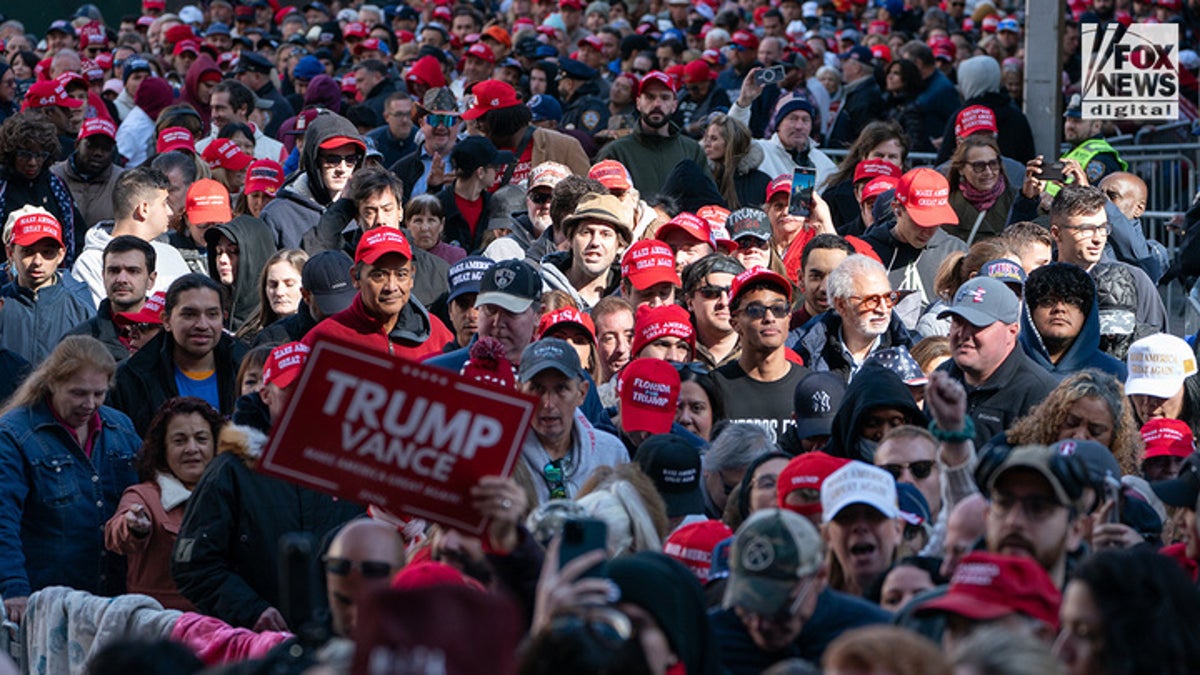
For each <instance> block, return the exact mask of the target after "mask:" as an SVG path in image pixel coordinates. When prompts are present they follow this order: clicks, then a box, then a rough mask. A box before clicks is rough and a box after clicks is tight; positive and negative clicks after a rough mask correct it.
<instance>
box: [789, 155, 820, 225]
mask: <svg viewBox="0 0 1200 675" xmlns="http://www.w3.org/2000/svg"><path fill="white" fill-rule="evenodd" d="M816 180H817V171H816V169H810V168H807V167H801V168H799V169H796V171H795V173H793V174H792V198H791V200H790V201H789V202H788V215H789V216H797V217H800V218H807V217H808V216H809V215H811V214H812V210H813V186H814V185H815V183H816Z"/></svg>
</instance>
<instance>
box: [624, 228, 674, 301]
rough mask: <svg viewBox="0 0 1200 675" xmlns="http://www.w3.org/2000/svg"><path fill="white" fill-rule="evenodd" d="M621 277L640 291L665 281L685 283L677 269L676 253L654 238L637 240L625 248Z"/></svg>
mask: <svg viewBox="0 0 1200 675" xmlns="http://www.w3.org/2000/svg"><path fill="white" fill-rule="evenodd" d="M621 277H623V278H625V279H628V280H629V283H630V284H631V285H632V286H633V287H634V288H635V289H637V290H639V291H644V290H646V289H647V288H650V287H651V286H653V285H655V284H660V283H662V282H664V281H669V282H671V283H673V284H675V285H676V286H680V285H682V284H683V282H682V281H681V280H680V279H679V273H678V272H676V271H675V253H674V252H673V251H671V247H670V246H667V245H666V244H664V243H662V242H661V241H657V240H654V239H643V240H641V241H638V242H635V243H634V244H633V245H632V246H630V247H629V248H628V249H626V250H625V255H624V256H622V257H621Z"/></svg>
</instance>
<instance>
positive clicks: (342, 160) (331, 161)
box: [319, 152, 363, 169]
mask: <svg viewBox="0 0 1200 675" xmlns="http://www.w3.org/2000/svg"><path fill="white" fill-rule="evenodd" d="M319 159H320V160H321V164H323V165H325V167H326V168H330V169H332V168H333V167H335V166H337V165H339V164H345V165H346V166H358V165H359V163H360V162H362V161H363V156H362V155H360V154H358V153H357V152H356V153H354V154H353V155H321V156H320V157H319Z"/></svg>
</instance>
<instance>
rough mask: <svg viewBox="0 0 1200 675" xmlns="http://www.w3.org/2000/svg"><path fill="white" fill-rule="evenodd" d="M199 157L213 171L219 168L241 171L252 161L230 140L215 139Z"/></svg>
mask: <svg viewBox="0 0 1200 675" xmlns="http://www.w3.org/2000/svg"><path fill="white" fill-rule="evenodd" d="M200 157H201V158H203V159H204V161H206V162H208V165H209V166H210V167H212V168H214V169H216V168H221V169H229V170H231V171H241V170H242V169H245V168H246V167H248V166H250V162H253V161H254V157H252V156H250V155H247V154H246V153H244V152H242V149H241V148H240V147H238V144H237V143H234V142H233V139H230V138H218V139H215V140H214V141H213V142H211V143H209V144H208V147H206V148H204V152H203V153H202V154H201V155H200Z"/></svg>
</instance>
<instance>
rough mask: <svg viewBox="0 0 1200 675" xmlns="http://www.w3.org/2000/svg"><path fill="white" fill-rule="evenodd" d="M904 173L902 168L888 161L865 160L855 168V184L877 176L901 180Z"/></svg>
mask: <svg viewBox="0 0 1200 675" xmlns="http://www.w3.org/2000/svg"><path fill="white" fill-rule="evenodd" d="M903 173H904V172H903V171H901V170H900V167H898V166H896V165H895V164H892V163H891V162H889V161H887V160H886V159H877V158H876V159H864V160H863V161H861V162H859V163H858V164H857V165H855V167H854V182H855V183H857V182H858V181H860V180H867V179H871V178H874V177H876V176H892V177H893V178H899V177H900V176H901V175H903Z"/></svg>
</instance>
